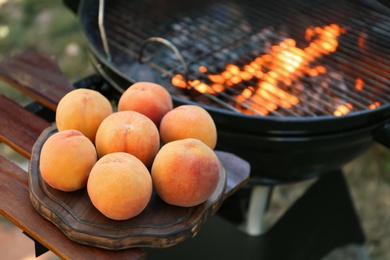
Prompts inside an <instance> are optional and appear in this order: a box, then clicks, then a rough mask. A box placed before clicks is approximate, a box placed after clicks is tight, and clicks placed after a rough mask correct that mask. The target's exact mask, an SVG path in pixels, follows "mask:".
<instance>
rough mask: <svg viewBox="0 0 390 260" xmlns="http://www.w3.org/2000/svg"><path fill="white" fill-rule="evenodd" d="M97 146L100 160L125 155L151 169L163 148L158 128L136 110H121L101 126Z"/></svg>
mask: <svg viewBox="0 0 390 260" xmlns="http://www.w3.org/2000/svg"><path fill="white" fill-rule="evenodd" d="M95 145H96V149H97V152H98V156H99V157H102V156H104V155H106V154H109V153H114V152H126V153H130V154H132V155H134V156H135V157H137V158H138V159H140V160H141V161H142V162H143V163H144V164H145V165H146V166H150V165H151V164H152V162H153V159H154V157H155V156H156V154H157V152H158V149H159V148H160V136H159V132H158V129H157V127H156V125H155V124H154V123H153V122H152V120H150V119H149V118H148V117H146V116H144V115H143V114H140V113H138V112H136V111H131V110H127V111H119V112H115V113H112V114H111V115H109V116H108V117H107V118H106V119H104V120H103V122H102V123H101V124H100V127H99V129H98V131H97V133H96V139H95Z"/></svg>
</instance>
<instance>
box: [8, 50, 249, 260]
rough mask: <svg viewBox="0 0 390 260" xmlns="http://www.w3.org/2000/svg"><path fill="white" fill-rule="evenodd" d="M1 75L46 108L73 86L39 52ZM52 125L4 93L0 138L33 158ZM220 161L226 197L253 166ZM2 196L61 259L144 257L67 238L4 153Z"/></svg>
mask: <svg viewBox="0 0 390 260" xmlns="http://www.w3.org/2000/svg"><path fill="white" fill-rule="evenodd" d="M0 78H1V79H2V80H3V81H5V82H7V83H8V84H9V85H10V87H14V88H16V89H18V90H20V91H21V92H23V93H24V94H25V95H27V96H30V97H32V98H33V99H34V100H36V101H37V102H36V103H35V104H34V106H31V107H34V108H36V107H37V106H38V107H40V108H44V109H47V108H48V109H49V110H51V112H52V113H54V111H55V109H56V107H57V104H58V102H59V100H60V99H61V98H62V97H63V96H64V95H65V94H66V93H68V92H69V91H71V90H72V89H73V86H72V84H70V83H69V82H68V81H67V79H66V78H65V77H64V75H63V74H62V72H61V70H60V69H59V67H58V65H57V63H56V62H55V60H53V59H52V58H51V57H50V56H48V55H46V54H43V53H40V52H36V51H27V52H25V53H23V54H20V55H17V56H14V57H11V58H10V59H8V60H5V61H3V62H1V63H0ZM44 109H43V110H44ZM51 124H52V122H50V120H49V121H47V120H45V119H44V118H42V117H40V116H38V115H37V114H36V113H33V112H32V111H30V110H29V109H27V108H26V107H23V106H21V105H19V104H18V103H17V102H15V101H14V100H11V99H9V98H7V97H6V96H4V95H2V94H0V141H1V142H3V143H5V144H6V145H8V146H9V147H11V148H12V149H14V150H15V151H16V152H17V153H19V154H21V155H22V156H24V157H25V158H27V159H30V158H31V152H32V147H33V145H34V143H35V141H36V140H37V138H38V137H39V135H40V134H41V132H42V131H43V130H44V129H46V128H47V127H49V126H51ZM221 160H222V163H223V164H224V166H225V169H226V173H227V187H226V191H225V194H224V199H227V198H228V197H229V196H230V195H232V194H233V193H235V192H236V191H237V190H238V189H240V188H241V187H242V186H243V185H244V184H245V183H246V182H247V180H248V178H249V171H250V167H249V164H248V163H247V162H246V161H244V160H242V159H240V158H238V157H236V156H234V155H232V154H223V156H222V158H221ZM0 197H1V200H0V214H1V215H4V216H5V217H6V218H7V219H9V220H10V221H12V222H13V223H14V224H15V225H17V226H18V227H19V228H20V229H22V230H23V231H24V232H25V233H26V234H27V235H29V236H30V237H31V238H32V239H34V240H35V241H37V242H38V243H40V244H41V245H43V246H44V247H46V248H47V249H49V250H51V251H52V252H53V253H55V254H56V255H58V256H59V257H61V258H63V259H145V258H146V253H145V251H144V250H142V249H140V248H131V249H126V250H120V251H113V250H105V249H99V248H95V247H90V246H86V245H82V244H79V243H77V242H73V241H71V240H70V239H68V237H66V236H65V235H64V234H63V233H62V232H61V231H60V230H59V229H58V228H57V227H56V226H55V225H53V224H52V223H51V222H50V221H48V220H46V219H45V218H44V217H42V216H41V215H40V214H39V213H38V212H37V211H36V210H35V209H34V208H33V206H32V204H31V201H30V198H29V186H28V173H27V172H25V171H24V170H23V169H21V168H20V167H19V166H17V165H16V164H14V163H13V162H11V161H10V160H9V159H7V158H5V157H4V156H3V155H0ZM201 232H202V230H201V231H200V233H201ZM189 253H190V252H189Z"/></svg>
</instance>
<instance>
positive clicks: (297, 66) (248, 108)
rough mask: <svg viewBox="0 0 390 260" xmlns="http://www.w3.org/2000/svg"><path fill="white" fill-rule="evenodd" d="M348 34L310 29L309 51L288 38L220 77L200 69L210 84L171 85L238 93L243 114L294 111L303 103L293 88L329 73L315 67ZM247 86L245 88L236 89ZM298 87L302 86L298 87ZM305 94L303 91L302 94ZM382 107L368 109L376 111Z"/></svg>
mask: <svg viewBox="0 0 390 260" xmlns="http://www.w3.org/2000/svg"><path fill="white" fill-rule="evenodd" d="M345 32H346V30H345V29H344V28H342V27H340V26H339V25H337V24H330V25H327V26H324V27H310V28H307V29H306V34H305V39H306V41H307V42H308V44H307V47H305V48H300V47H298V46H297V43H296V41H295V40H294V39H292V38H286V39H284V40H283V41H282V42H280V43H279V44H278V45H273V46H272V47H271V48H270V51H269V53H267V54H263V55H260V56H258V57H256V58H255V59H253V60H252V61H250V62H249V63H248V64H245V65H243V66H241V67H239V66H237V65H235V64H227V65H226V66H225V69H224V70H223V71H222V72H220V73H218V74H212V73H209V72H208V68H206V67H205V66H200V67H199V72H201V73H203V74H205V75H206V77H207V79H208V82H207V83H204V82H201V81H200V80H188V82H185V81H184V80H183V76H182V75H179V74H178V75H176V76H175V77H173V78H172V84H173V85H174V86H176V87H179V88H192V89H195V90H197V91H198V92H200V93H208V94H212V95H218V94H219V93H222V92H225V91H227V90H229V89H232V88H233V89H234V90H237V89H239V91H238V93H237V94H235V95H234V99H235V101H236V103H237V105H236V107H237V108H238V109H240V110H241V111H242V112H243V113H248V114H260V115H267V114H268V113H269V112H270V111H274V110H277V109H279V108H291V107H293V106H294V105H297V104H299V103H300V102H301V101H300V99H299V97H297V96H296V95H295V94H298V96H299V91H298V93H297V90H299V89H297V87H296V86H294V90H289V89H292V88H290V87H291V86H293V85H294V82H296V81H297V80H299V78H302V77H304V76H305V77H316V76H319V75H323V74H326V73H328V70H327V68H325V67H324V66H321V65H314V64H313V63H314V62H315V61H318V60H319V59H320V58H321V57H324V56H325V55H328V54H331V53H333V52H335V51H336V50H337V48H338V37H339V36H340V35H341V34H343V33H345ZM244 82H245V84H246V85H245V88H242V87H238V86H237V85H239V84H241V83H244ZM298 85H299V84H298ZM355 88H356V91H362V90H363V88H364V82H363V80H362V79H361V78H357V79H356V83H355ZM301 92H302V93H301V94H304V93H303V92H305V90H304V89H302V90H301ZM379 105H380V103H378V102H376V103H374V104H372V105H371V106H369V108H375V107H377V106H379ZM352 108H353V104H351V103H349V102H346V101H342V102H341V103H339V105H337V106H336V109H334V108H333V109H334V111H333V115H335V116H340V115H344V114H347V113H349V112H350V111H351V110H352Z"/></svg>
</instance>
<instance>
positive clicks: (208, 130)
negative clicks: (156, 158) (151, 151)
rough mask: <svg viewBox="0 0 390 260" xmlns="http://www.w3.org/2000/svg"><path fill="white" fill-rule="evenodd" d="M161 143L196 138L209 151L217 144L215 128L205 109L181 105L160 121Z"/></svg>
mask: <svg viewBox="0 0 390 260" xmlns="http://www.w3.org/2000/svg"><path fill="white" fill-rule="evenodd" d="M159 131H160V136H161V141H162V142H163V143H164V144H166V143H169V142H171V141H175V140H180V139H185V138H196V139H199V140H201V141H202V142H204V143H205V144H206V145H208V146H209V147H210V148H211V149H214V148H215V146H216V144H217V128H216V126H215V123H214V120H213V118H212V117H211V115H210V114H209V113H208V112H207V110H206V109H204V108H202V107H200V106H196V105H181V106H178V107H176V108H174V109H172V110H171V111H169V112H168V113H167V114H166V115H165V116H164V117H163V119H162V120H161V124H160V130H159Z"/></svg>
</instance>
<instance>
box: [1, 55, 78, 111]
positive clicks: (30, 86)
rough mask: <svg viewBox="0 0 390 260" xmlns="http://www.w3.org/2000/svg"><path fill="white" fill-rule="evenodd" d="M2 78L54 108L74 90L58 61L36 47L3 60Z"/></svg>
mask: <svg viewBox="0 0 390 260" xmlns="http://www.w3.org/2000/svg"><path fill="white" fill-rule="evenodd" d="M0 80H3V81H6V82H8V83H9V84H10V85H12V86H13V87H15V88H17V89H19V90H20V91H22V92H23V93H25V94H26V95H28V96H30V97H32V98H33V99H35V100H37V101H38V102H40V103H41V104H42V105H44V106H46V107H48V108H50V109H52V110H55V109H56V107H57V104H58V102H59V101H60V100H61V98H62V97H63V96H64V95H65V94H66V93H68V92H69V91H71V90H72V89H73V87H72V85H71V84H70V83H69V82H68V80H67V79H66V77H65V75H64V74H63V73H62V72H61V70H60V68H59V66H58V64H57V62H56V61H55V60H54V59H53V58H51V57H50V56H49V55H47V54H44V53H41V52H38V51H34V50H30V51H26V52H24V53H21V54H19V55H15V56H12V57H11V58H9V59H7V60H4V61H2V62H1V63H0Z"/></svg>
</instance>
